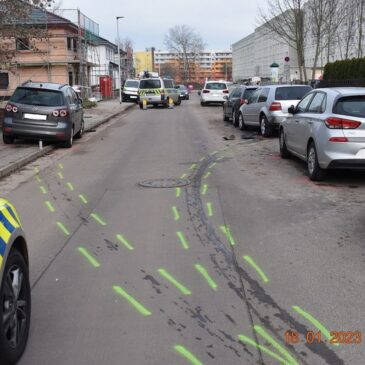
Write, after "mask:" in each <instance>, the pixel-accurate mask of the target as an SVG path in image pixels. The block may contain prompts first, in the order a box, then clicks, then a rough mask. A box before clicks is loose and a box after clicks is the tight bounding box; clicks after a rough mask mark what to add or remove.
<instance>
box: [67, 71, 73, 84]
mask: <svg viewBox="0 0 365 365" xmlns="http://www.w3.org/2000/svg"><path fill="white" fill-rule="evenodd" d="M68 84H69V85H70V86H73V84H74V74H73V72H72V71H70V72H69V73H68Z"/></svg>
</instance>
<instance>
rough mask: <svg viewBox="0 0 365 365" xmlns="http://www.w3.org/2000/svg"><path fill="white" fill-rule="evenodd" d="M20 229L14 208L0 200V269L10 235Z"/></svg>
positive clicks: (5, 201)
mask: <svg viewBox="0 0 365 365" xmlns="http://www.w3.org/2000/svg"><path fill="white" fill-rule="evenodd" d="M20 227H21V225H20V219H19V216H18V213H17V211H16V209H15V208H14V206H13V205H12V204H10V203H9V202H8V201H7V200H5V199H0V269H1V266H2V263H3V258H4V256H5V252H6V248H7V245H8V243H9V241H10V239H11V235H12V234H13V232H14V231H15V230H16V229H17V228H20Z"/></svg>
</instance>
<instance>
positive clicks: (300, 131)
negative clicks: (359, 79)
mask: <svg viewBox="0 0 365 365" xmlns="http://www.w3.org/2000/svg"><path fill="white" fill-rule="evenodd" d="M289 113H290V114H289V116H288V117H287V118H285V119H284V120H283V122H282V123H281V126H280V130H279V140H280V153H281V156H282V157H283V158H288V157H289V156H290V155H291V154H293V155H295V156H297V157H299V158H301V159H302V160H304V161H306V162H307V167H308V174H309V177H310V179H311V180H321V179H322V178H323V177H324V170H325V169H365V88H329V89H316V90H313V91H312V92H310V93H309V94H308V95H306V96H305V97H304V98H303V99H302V100H301V101H300V102H299V103H298V105H297V106H296V107H294V106H292V107H290V108H289Z"/></svg>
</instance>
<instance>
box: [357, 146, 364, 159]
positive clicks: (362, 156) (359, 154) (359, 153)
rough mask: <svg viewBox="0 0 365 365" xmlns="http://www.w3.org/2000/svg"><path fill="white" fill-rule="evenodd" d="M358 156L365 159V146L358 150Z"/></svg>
mask: <svg viewBox="0 0 365 365" xmlns="http://www.w3.org/2000/svg"><path fill="white" fill-rule="evenodd" d="M356 157H357V158H364V159H365V148H363V149H362V150H360V151H358V152H357V154H356Z"/></svg>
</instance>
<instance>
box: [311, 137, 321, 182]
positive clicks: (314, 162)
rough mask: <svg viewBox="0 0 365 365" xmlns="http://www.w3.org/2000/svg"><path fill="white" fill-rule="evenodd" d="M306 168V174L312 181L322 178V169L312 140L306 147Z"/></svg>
mask: <svg viewBox="0 0 365 365" xmlns="http://www.w3.org/2000/svg"><path fill="white" fill-rule="evenodd" d="M307 168H308V175H309V178H310V179H311V180H312V181H320V180H323V178H324V175H325V173H324V170H323V169H321V167H320V166H319V163H318V156H317V150H316V146H315V145H314V143H313V142H312V143H311V144H310V145H309V147H308V152H307Z"/></svg>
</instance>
